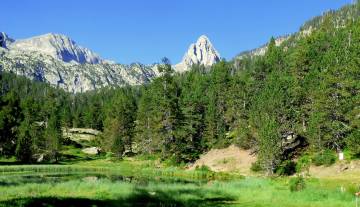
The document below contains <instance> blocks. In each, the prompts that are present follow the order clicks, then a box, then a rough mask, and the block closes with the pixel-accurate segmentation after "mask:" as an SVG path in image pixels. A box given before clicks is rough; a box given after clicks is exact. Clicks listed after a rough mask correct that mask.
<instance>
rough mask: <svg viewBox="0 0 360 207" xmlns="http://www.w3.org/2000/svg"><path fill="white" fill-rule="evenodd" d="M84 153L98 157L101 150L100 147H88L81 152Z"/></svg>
mask: <svg viewBox="0 0 360 207" xmlns="http://www.w3.org/2000/svg"><path fill="white" fill-rule="evenodd" d="M81 151H82V152H83V153H85V154H88V155H98V154H99V153H100V148H98V147H88V148H85V149H83V150H81Z"/></svg>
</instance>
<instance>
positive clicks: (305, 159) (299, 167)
mask: <svg viewBox="0 0 360 207" xmlns="http://www.w3.org/2000/svg"><path fill="white" fill-rule="evenodd" d="M310 164H311V159H310V156H309V155H304V156H302V157H300V158H299V159H298V161H297V163H296V167H295V170H296V172H297V173H300V172H302V171H305V170H306V171H308V170H309V167H310Z"/></svg>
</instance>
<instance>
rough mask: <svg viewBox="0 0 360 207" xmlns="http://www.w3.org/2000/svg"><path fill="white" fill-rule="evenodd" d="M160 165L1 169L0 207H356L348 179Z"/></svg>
mask: <svg viewBox="0 0 360 207" xmlns="http://www.w3.org/2000/svg"><path fill="white" fill-rule="evenodd" d="M156 162H157V161H156V160H144V159H143V158H131V159H125V160H122V161H111V160H107V159H105V158H99V159H92V160H88V161H79V162H72V163H60V164H56V165H16V163H13V162H8V163H6V162H2V165H1V166H0V206H189V207H190V206H191V207H193V206H259V207H260V206H264V207H265V206H274V207H275V206H276V207H278V206H294V207H296V206H299V207H300V206H301V207H303V206H314V207H315V206H316V207H319V206H320V207H321V206H324V207H325V206H326V207H329V206H330V207H340V206H344V207H348V206H355V197H354V196H353V195H354V193H355V192H356V190H357V186H356V185H355V183H352V181H351V178H349V179H345V178H344V179H341V180H340V179H338V180H335V179H315V178H306V179H305V187H304V188H303V189H302V190H299V191H291V190H290V185H291V184H290V182H291V181H290V180H291V179H293V178H290V177H276V178H275V177H274V178H268V177H261V176H255V175H254V176H249V177H244V176H241V175H240V174H237V173H236V172H234V173H214V172H211V171H209V170H208V169H207V168H200V169H196V170H186V169H185V168H184V167H171V166H165V165H159V164H158V163H156Z"/></svg>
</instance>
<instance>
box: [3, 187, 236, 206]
mask: <svg viewBox="0 0 360 207" xmlns="http://www.w3.org/2000/svg"><path fill="white" fill-rule="evenodd" d="M181 193H182V192H178V193H174V191H170V192H162V191H160V192H159V191H157V192H148V191H146V190H139V189H138V190H136V191H135V192H134V193H133V194H131V195H130V196H129V197H126V198H119V199H113V200H96V199H88V198H55V197H39V198H33V197H29V198H21V199H13V200H9V201H5V202H2V203H0V206H24V207H32V206H49V207H62V206H69V207H72V206H73V207H78V206H81V207H95V206H109V207H120V206H121V207H122V206H123V207H135V206H141V207H202V206H231V205H232V204H235V203H234V200H235V199H234V198H233V197H231V196H226V195H218V196H217V197H211V198H207V197H205V196H204V197H201V196H203V195H204V193H206V192H200V191H198V190H193V191H191V192H187V193H191V194H192V195H195V196H196V197H197V198H194V199H188V200H185V201H184V200H180V199H177V198H176V196H179V195H180V194H181ZM199 196H200V197H199Z"/></svg>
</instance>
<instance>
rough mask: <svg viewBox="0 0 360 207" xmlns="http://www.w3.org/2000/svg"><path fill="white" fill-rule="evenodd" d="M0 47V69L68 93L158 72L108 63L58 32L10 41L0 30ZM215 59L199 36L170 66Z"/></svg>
mask: <svg viewBox="0 0 360 207" xmlns="http://www.w3.org/2000/svg"><path fill="white" fill-rule="evenodd" d="M0 46H1V47H0V69H1V70H4V71H8V72H13V73H15V74H17V75H22V76H25V77H27V78H29V79H31V80H37V81H42V82H46V83H50V84H51V85H52V86H55V87H59V88H63V89H64V90H66V91H69V92H72V93H79V92H85V91H89V90H94V89H98V88H102V87H105V86H125V85H141V84H145V83H148V82H150V81H151V79H152V78H155V77H157V76H159V75H161V74H160V73H159V72H158V71H157V65H156V64H153V65H143V64H140V63H136V64H131V65H122V64H115V63H111V62H110V61H106V60H103V59H102V58H100V56H98V55H97V54H96V53H94V52H92V51H91V50H89V49H87V48H84V47H81V46H78V45H77V44H76V43H75V42H74V41H73V40H71V39H70V38H69V37H66V36H65V35H60V34H52V33H49V34H45V35H41V36H37V37H32V38H28V39H24V40H13V39H11V38H9V37H8V36H7V35H6V34H5V33H0ZM219 60H220V55H219V54H218V52H217V51H216V50H215V48H214V47H213V46H212V44H211V42H210V41H209V39H208V38H207V37H206V36H204V35H203V36H201V37H200V38H199V40H198V41H197V43H196V44H192V45H191V46H190V47H189V51H188V52H187V53H186V54H185V56H184V59H183V61H182V62H181V63H180V64H178V65H176V66H174V68H175V69H176V70H177V71H178V72H183V71H186V70H189V69H190V68H191V66H192V65H193V64H202V65H205V66H211V65H212V64H214V63H216V62H218V61H219Z"/></svg>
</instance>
